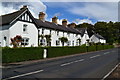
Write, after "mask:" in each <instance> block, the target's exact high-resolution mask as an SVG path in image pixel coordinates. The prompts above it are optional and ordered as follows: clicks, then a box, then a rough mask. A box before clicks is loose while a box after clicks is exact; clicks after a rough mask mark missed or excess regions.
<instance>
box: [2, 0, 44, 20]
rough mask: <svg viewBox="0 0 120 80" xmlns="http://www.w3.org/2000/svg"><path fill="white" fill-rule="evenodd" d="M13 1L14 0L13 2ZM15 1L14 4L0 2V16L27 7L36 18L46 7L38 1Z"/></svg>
mask: <svg viewBox="0 0 120 80" xmlns="http://www.w3.org/2000/svg"><path fill="white" fill-rule="evenodd" d="M13 1H14V0H13ZM17 1H18V0H16V1H15V2H2V4H1V5H0V9H1V10H0V15H4V14H8V13H11V12H14V11H17V10H19V9H20V8H21V7H22V6H23V5H27V6H28V8H29V10H30V11H31V13H32V14H33V16H34V17H36V18H37V17H38V13H39V12H41V11H43V12H45V11H46V5H44V4H43V3H42V2H41V1H40V0H35V2H34V1H32V0H26V1H25V2H24V1H23V2H22V0H19V1H20V2H19V1H18V2H17Z"/></svg>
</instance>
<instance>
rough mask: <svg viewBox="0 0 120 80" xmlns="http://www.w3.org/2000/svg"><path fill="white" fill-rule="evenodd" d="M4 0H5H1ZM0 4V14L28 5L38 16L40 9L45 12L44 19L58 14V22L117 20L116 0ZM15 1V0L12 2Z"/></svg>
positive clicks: (46, 0) (30, 0) (44, 0)
mask: <svg viewBox="0 0 120 80" xmlns="http://www.w3.org/2000/svg"><path fill="white" fill-rule="evenodd" d="M3 1H5V0H3ZM10 1H11V2H7V1H6V2H4V3H2V4H0V9H1V10H0V15H3V14H6V13H11V12H14V11H16V10H19V8H20V7H22V5H28V7H29V9H30V11H31V12H32V14H33V15H34V16H35V17H36V18H38V13H39V12H40V11H44V12H46V14H47V15H46V20H48V21H51V18H52V17H53V16H58V18H59V20H58V22H59V23H61V21H62V19H67V20H68V21H69V23H70V22H76V23H77V24H81V23H84V22H86V23H91V24H94V23H95V22H97V21H106V22H108V21H118V0H104V1H102V0H101V1H99V2H98V1H97V0H79V1H78V0H59V1H58V0H41V1H40V0H34V2H33V0H25V2H24V0H21V1H20V0H19V1H15V0H10ZM13 1H15V2H13ZM26 1H27V2H26Z"/></svg>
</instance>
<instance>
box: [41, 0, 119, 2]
mask: <svg viewBox="0 0 120 80" xmlns="http://www.w3.org/2000/svg"><path fill="white" fill-rule="evenodd" d="M42 1H43V2H118V1H119V0H42Z"/></svg>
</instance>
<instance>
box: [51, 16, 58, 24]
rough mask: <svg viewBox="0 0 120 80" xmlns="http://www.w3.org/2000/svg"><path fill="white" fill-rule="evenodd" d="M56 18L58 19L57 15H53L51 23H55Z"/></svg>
mask: <svg viewBox="0 0 120 80" xmlns="http://www.w3.org/2000/svg"><path fill="white" fill-rule="evenodd" d="M57 19H58V17H57V16H54V17H53V18H52V23H55V24H57Z"/></svg>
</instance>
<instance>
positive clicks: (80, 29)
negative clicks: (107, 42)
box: [76, 28, 95, 37]
mask: <svg viewBox="0 0 120 80" xmlns="http://www.w3.org/2000/svg"><path fill="white" fill-rule="evenodd" d="M76 29H77V30H79V31H80V33H81V36H83V35H84V34H85V30H86V31H87V33H88V35H89V37H91V36H92V35H93V34H94V33H95V32H94V31H93V30H90V29H87V28H76Z"/></svg>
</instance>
